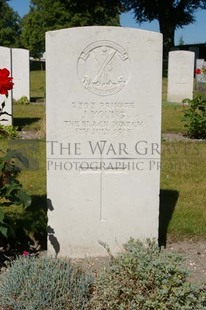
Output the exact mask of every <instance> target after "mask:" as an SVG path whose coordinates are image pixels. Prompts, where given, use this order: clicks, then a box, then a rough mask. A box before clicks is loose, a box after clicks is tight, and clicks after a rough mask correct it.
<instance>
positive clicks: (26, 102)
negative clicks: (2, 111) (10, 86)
mask: <svg viewBox="0 0 206 310" xmlns="http://www.w3.org/2000/svg"><path fill="white" fill-rule="evenodd" d="M15 104H20V105H27V104H30V101H29V99H28V98H27V97H26V96H23V97H21V98H20V99H19V100H16V101H15Z"/></svg>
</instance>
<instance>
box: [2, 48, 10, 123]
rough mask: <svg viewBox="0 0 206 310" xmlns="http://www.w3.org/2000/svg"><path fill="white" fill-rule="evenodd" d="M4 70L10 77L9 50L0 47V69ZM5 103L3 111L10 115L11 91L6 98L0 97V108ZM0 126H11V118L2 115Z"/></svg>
mask: <svg viewBox="0 0 206 310" xmlns="http://www.w3.org/2000/svg"><path fill="white" fill-rule="evenodd" d="M3 68H6V69H8V70H9V71H10V76H11V74H12V72H11V71H12V70H11V49H10V48H8V47H3V46H0V69H3ZM3 102H5V107H4V110H3V111H5V112H7V113H9V114H12V91H9V92H8V97H7V98H6V96H5V95H0V108H1V107H2V103H3ZM0 124H1V125H12V116H10V115H6V114H4V115H2V116H1V117H0Z"/></svg>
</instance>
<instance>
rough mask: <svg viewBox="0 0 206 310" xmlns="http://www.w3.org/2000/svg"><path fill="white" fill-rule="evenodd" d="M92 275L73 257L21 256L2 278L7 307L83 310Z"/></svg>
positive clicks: (14, 309)
mask: <svg viewBox="0 0 206 310" xmlns="http://www.w3.org/2000/svg"><path fill="white" fill-rule="evenodd" d="M91 283H92V278H91V276H90V275H88V274H85V273H83V272H82V271H81V269H80V268H78V267H77V266H74V265H72V264H71V261H70V260H66V259H57V258H53V257H50V256H46V255H40V256H39V257H35V256H26V257H19V258H18V259H17V260H15V261H13V262H12V264H11V266H10V267H8V269H7V270H6V271H4V272H3V273H2V275H1V277H0V301H1V306H2V307H3V309H5V310H8V309H10V310H40V309H41V310H48V309H49V310H60V309H61V310H81V309H84V305H85V304H86V303H87V300H88V298H89V290H90V285H91Z"/></svg>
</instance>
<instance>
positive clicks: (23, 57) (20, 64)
mask: <svg viewBox="0 0 206 310" xmlns="http://www.w3.org/2000/svg"><path fill="white" fill-rule="evenodd" d="M12 75H13V77H14V83H15V87H14V89H13V98H14V99H15V100H19V99H20V98H21V97H24V96H26V97H27V98H28V99H29V100H30V62H29V51H28V50H26V49H22V48H12Z"/></svg>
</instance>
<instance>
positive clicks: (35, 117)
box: [0, 72, 206, 238]
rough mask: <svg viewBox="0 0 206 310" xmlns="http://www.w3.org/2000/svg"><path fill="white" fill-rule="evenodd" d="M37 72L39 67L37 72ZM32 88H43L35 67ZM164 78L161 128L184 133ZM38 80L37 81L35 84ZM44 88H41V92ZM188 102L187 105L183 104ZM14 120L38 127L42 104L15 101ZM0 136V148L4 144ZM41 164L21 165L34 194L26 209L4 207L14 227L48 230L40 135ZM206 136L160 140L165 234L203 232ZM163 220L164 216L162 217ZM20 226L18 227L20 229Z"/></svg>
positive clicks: (205, 230)
mask: <svg viewBox="0 0 206 310" xmlns="http://www.w3.org/2000/svg"><path fill="white" fill-rule="evenodd" d="M39 75H40V77H41V78H43V73H42V72H39ZM32 79H33V80H32V81H33V83H34V84H33V86H32V94H34V93H35V92H36V94H37V93H38V92H39V93H40V91H42V90H44V86H42V84H41V83H43V82H41V83H40V82H39V81H40V78H39V77H38V72H33V78H32ZM166 82H167V81H166V79H163V98H164V100H163V105H162V132H163V133H168V132H173V133H185V132H186V130H185V127H184V123H183V122H182V117H183V109H184V107H183V106H181V105H177V104H169V103H167V102H166V101H165V100H166V99H165V98H166ZM38 83H40V85H41V86H38ZM42 94H43V92H42ZM185 108H186V107H185ZM14 124H15V125H18V126H19V127H20V128H21V129H23V130H34V131H38V130H41V128H42V124H45V105H40V104H34V105H28V106H19V105H15V106H14ZM6 143H7V142H6V141H0V149H2V148H3V149H6ZM36 155H37V161H38V163H39V168H38V169H37V170H34V171H29V170H28V171H23V172H22V174H21V176H20V180H21V182H22V183H23V185H24V187H25V188H26V190H28V192H29V193H30V194H31V195H32V197H33V203H32V206H31V207H30V209H29V211H24V210H23V209H22V208H20V207H16V206H11V207H8V208H7V215H8V218H9V221H10V222H12V221H13V223H14V224H13V227H15V229H16V231H19V230H21V229H23V230H24V232H25V231H26V232H28V233H32V232H33V233H34V234H35V233H37V231H39V232H41V233H42V231H43V233H44V234H45V233H46V213H45V208H46V155H45V141H44V139H43V140H40V141H39V150H38V152H37V154H36ZM205 158H206V141H186V142H185V141H163V142H162V155H161V191H162V192H163V193H164V204H163V207H164V212H165V214H166V216H168V215H167V214H169V220H170V221H169V228H168V232H169V236H170V237H175V238H176V237H177V238H184V237H191V236H192V237H197V238H200V237H205V236H206V225H205V223H206V200H205V193H206V182H205V179H206V161H205ZM165 221H166V220H165ZM20 228H21V229H20Z"/></svg>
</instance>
